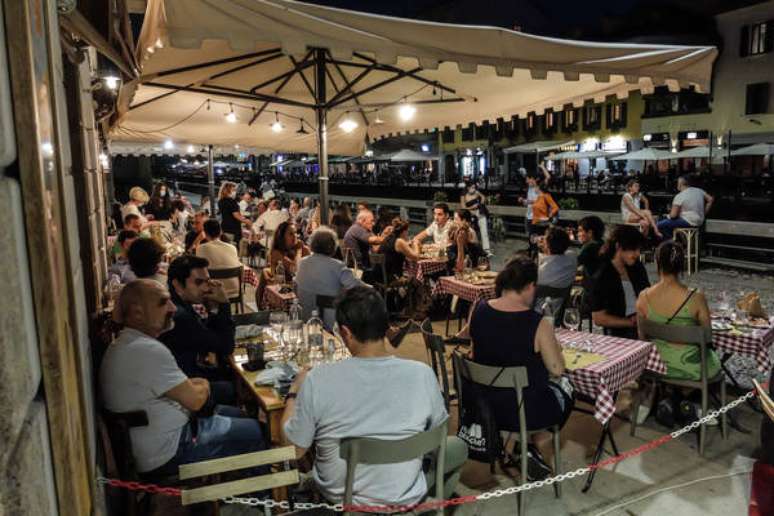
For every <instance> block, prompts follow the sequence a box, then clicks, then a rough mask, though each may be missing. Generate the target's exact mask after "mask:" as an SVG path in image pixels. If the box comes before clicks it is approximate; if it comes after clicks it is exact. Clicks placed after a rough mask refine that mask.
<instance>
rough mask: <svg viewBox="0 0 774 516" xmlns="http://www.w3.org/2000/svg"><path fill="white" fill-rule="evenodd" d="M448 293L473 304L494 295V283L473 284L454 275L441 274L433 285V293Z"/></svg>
mask: <svg viewBox="0 0 774 516" xmlns="http://www.w3.org/2000/svg"><path fill="white" fill-rule="evenodd" d="M438 294H449V295H452V296H457V297H459V298H460V299H464V300H465V301H470V302H471V303H473V304H475V303H478V302H479V301H480V300H482V299H492V298H493V297H495V286H494V283H492V284H487V285H474V284H472V283H468V282H467V281H463V280H458V279H457V278H455V277H454V276H441V277H440V278H438V284H437V285H436V287H435V292H434V295H438Z"/></svg>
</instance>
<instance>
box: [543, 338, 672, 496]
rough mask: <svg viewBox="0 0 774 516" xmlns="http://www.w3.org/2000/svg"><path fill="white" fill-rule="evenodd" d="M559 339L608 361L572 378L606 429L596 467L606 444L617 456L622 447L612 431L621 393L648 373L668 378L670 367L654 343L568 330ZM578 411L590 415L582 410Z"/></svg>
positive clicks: (571, 373) (573, 373)
mask: <svg viewBox="0 0 774 516" xmlns="http://www.w3.org/2000/svg"><path fill="white" fill-rule="evenodd" d="M556 338H557V340H558V341H559V343H560V344H561V345H562V347H569V344H570V343H571V342H576V343H578V345H579V346H580V347H583V346H587V345H590V347H591V348H592V352H593V353H597V354H599V355H602V356H604V357H605V360H602V361H600V362H597V363H595V364H591V365H589V366H587V367H583V368H579V369H575V370H573V371H569V373H568V376H569V378H570V382H571V383H572V385H573V388H574V389H575V390H576V398H577V397H579V396H578V395H580V397H581V399H583V398H586V399H589V400H593V404H594V412H593V413H592V412H588V413H590V414H592V415H593V416H594V418H595V419H596V420H597V421H599V423H600V424H601V425H602V433H601V435H600V437H599V442H598V443H597V448H596V450H595V452H594V459H593V460H592V463H594V464H595V463H597V462H599V460H600V458H601V457H602V453H603V452H604V447H605V440H609V441H610V445H611V446H612V448H613V453H614V454H615V455H618V446H617V445H616V443H615V440H614V439H613V434H612V432H611V431H610V421H611V420H612V418H613V415H614V414H615V402H616V398H617V396H618V392H619V391H620V390H621V388H623V386H624V385H626V384H627V383H629V382H632V381H634V380H636V379H638V378H639V377H640V376H641V375H642V373H643V372H644V371H645V370H648V371H651V372H653V373H657V374H666V364H664V361H663V360H662V359H661V355H660V354H659V352H658V348H656V346H655V345H654V344H653V343H651V342H645V341H640V340H631V339H624V338H621V337H612V336H608V335H600V334H593V333H586V332H581V331H570V330H564V329H557V330H556ZM575 410H578V411H580V412H586V411H585V410H583V409H578V408H576V409H575ZM632 417H636V415H632ZM595 473H596V470H595V469H594V470H592V471H591V472H590V473H589V475H588V477H587V479H586V484H585V486H584V487H583V492H584V493H585V492H586V491H588V490H589V488H590V487H591V484H592V482H593V481H594V475H595Z"/></svg>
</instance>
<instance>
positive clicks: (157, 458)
mask: <svg viewBox="0 0 774 516" xmlns="http://www.w3.org/2000/svg"><path fill="white" fill-rule="evenodd" d="M175 311H176V307H175V304H174V303H173V302H172V299H171V296H170V294H169V291H168V290H167V288H166V287H165V286H164V285H161V284H159V283H157V282H155V281H152V280H147V279H140V280H135V281H132V282H131V283H129V284H127V285H126V286H125V287H124V288H123V290H122V291H121V294H120V296H119V298H118V301H117V303H116V307H115V310H114V311H113V319H114V320H115V322H117V323H119V324H121V325H122V326H123V329H122V330H121V332H120V333H119V335H118V337H117V338H116V339H115V340H114V341H113V342H112V343H111V344H110V346H108V348H107V351H106V352H105V356H104V358H103V359H102V362H101V364H100V374H99V383H100V390H101V392H102V399H103V402H104V408H106V409H107V410H109V411H111V412H119V413H122V412H132V411H138V410H142V411H144V412H145V413H146V414H147V416H148V420H149V421H150V424H149V425H147V426H142V427H138V428H134V429H132V432H131V433H130V436H129V437H130V439H131V444H132V454H133V455H134V461H135V464H136V467H137V471H138V472H139V473H140V476H141V478H142V477H145V476H153V477H155V476H156V475H166V474H169V473H177V471H178V467H179V466H180V465H181V464H188V463H191V462H198V461H201V460H204V459H214V458H220V457H228V456H231V455H238V454H242V453H249V452H255V451H260V450H262V449H264V448H265V445H264V440H263V436H262V433H261V427H260V426H259V424H258V421H256V420H254V419H249V418H244V417H241V412H240V411H239V410H238V409H236V408H234V407H221V406H218V407H215V410H214V414H213V415H212V416H209V417H199V418H196V417H194V416H195V414H196V413H197V412H198V411H200V410H201V409H202V408H204V407H205V405H206V404H207V402H208V400H209V399H210V382H209V381H207V380H206V379H204V378H199V377H194V378H190V377H188V376H186V374H185V373H184V372H183V371H182V370H181V369H180V367H179V366H178V365H177V363H176V361H175V357H174V356H173V355H172V352H171V351H170V350H169V349H168V348H167V347H166V346H165V345H164V344H162V343H161V342H160V341H159V340H158V338H159V336H160V335H161V334H162V333H164V332H166V331H169V330H170V329H172V328H173V327H174V322H173V317H174V314H175Z"/></svg>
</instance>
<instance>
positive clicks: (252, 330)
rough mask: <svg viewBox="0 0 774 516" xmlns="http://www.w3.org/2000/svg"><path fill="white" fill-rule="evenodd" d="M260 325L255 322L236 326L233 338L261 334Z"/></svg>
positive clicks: (244, 337)
mask: <svg viewBox="0 0 774 516" xmlns="http://www.w3.org/2000/svg"><path fill="white" fill-rule="evenodd" d="M261 330H262V327H261V326H259V325H257V324H245V325H243V326H237V327H236V330H235V331H234V338H235V339H246V338H248V337H257V336H258V335H260V334H261Z"/></svg>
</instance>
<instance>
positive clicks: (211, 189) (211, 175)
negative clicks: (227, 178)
mask: <svg viewBox="0 0 774 516" xmlns="http://www.w3.org/2000/svg"><path fill="white" fill-rule="evenodd" d="M214 157H215V156H214V152H212V145H208V146H207V193H208V194H209V196H210V216H212V217H214V216H215V215H216V210H217V208H218V203H217V202H216V201H215V163H213V158H214Z"/></svg>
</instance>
